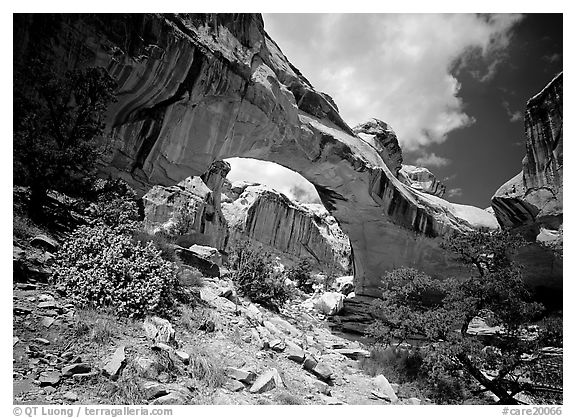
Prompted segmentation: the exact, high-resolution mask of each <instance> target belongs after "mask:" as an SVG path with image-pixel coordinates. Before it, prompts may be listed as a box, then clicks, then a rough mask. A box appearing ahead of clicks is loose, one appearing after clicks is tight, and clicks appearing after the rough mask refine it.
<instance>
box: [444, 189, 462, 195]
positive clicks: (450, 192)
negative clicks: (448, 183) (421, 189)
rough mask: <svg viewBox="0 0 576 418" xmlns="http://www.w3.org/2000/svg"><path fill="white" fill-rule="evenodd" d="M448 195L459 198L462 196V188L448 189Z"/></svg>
mask: <svg viewBox="0 0 576 418" xmlns="http://www.w3.org/2000/svg"><path fill="white" fill-rule="evenodd" d="M446 194H447V195H448V197H457V196H462V189H461V188H460V187H455V188H453V189H448V191H447V192H446Z"/></svg>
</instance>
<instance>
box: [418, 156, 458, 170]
mask: <svg viewBox="0 0 576 418" xmlns="http://www.w3.org/2000/svg"><path fill="white" fill-rule="evenodd" d="M448 164H450V160H449V159H448V158H444V157H440V156H439V155H436V154H435V153H431V154H426V155H424V156H422V157H419V158H417V159H416V165H420V166H422V167H426V168H428V167H445V166H447V165H448Z"/></svg>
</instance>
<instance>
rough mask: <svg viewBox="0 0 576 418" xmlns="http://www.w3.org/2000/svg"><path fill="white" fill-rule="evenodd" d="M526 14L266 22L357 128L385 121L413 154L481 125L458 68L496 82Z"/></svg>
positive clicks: (281, 17) (273, 17) (276, 17)
mask: <svg viewBox="0 0 576 418" xmlns="http://www.w3.org/2000/svg"><path fill="white" fill-rule="evenodd" d="M521 18H522V17H521V16H520V15H511V14H508V15H489V16H486V15H475V14H313V15H309V14H295V15H294V14H266V15H264V22H265V28H266V30H267V31H268V33H269V34H270V35H271V37H272V38H273V39H274V40H275V41H276V42H277V43H278V45H279V46H280V48H281V49H282V51H283V52H284V53H285V54H286V56H287V57H288V59H289V60H290V61H291V62H292V64H294V65H295V66H296V67H297V68H298V69H300V71H302V73H303V74H304V75H305V76H306V78H308V80H310V82H311V83H312V84H313V85H314V86H315V87H316V88H317V89H318V90H321V91H324V92H326V93H328V94H329V95H331V96H332V97H333V98H334V100H335V101H336V103H337V104H338V106H339V108H340V113H341V114H342V116H343V118H344V120H346V122H347V123H348V124H349V125H351V126H354V125H356V124H358V123H361V122H363V121H365V120H367V119H368V118H371V117H375V118H378V119H382V120H384V121H386V122H388V123H390V125H391V126H392V127H393V129H394V130H395V131H396V133H397V134H398V139H399V141H400V143H401V146H402V148H403V149H404V150H405V151H411V150H417V149H420V148H422V147H425V146H427V145H430V144H432V143H441V142H443V141H445V140H446V135H447V134H448V133H449V132H451V131H453V130H455V129H460V128H464V127H466V126H469V125H471V124H473V123H474V118H473V117H472V116H471V115H468V114H466V112H465V110H464V109H465V105H464V103H463V101H462V99H461V98H460V97H459V95H458V93H459V90H460V82H459V81H458V79H457V78H456V77H457V75H458V72H459V71H463V70H468V71H477V72H478V77H479V78H480V79H484V80H488V79H489V78H490V77H491V76H492V75H493V74H494V73H495V72H496V71H497V68H498V66H499V65H500V63H501V62H502V61H504V60H505V58H506V54H505V50H506V47H507V46H508V44H509V42H510V37H511V34H512V30H513V28H514V26H515V25H516V23H518V22H519V21H520V20H521ZM457 70H458V71H457Z"/></svg>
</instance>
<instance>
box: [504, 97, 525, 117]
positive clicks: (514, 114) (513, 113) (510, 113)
mask: <svg viewBox="0 0 576 418" xmlns="http://www.w3.org/2000/svg"><path fill="white" fill-rule="evenodd" d="M502 106H503V107H504V109H506V113H507V114H508V118H509V119H510V122H519V121H523V120H524V115H523V114H522V112H520V111H519V110H515V111H512V109H510V103H508V102H507V101H506V100H504V101H503V102H502Z"/></svg>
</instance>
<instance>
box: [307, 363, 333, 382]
mask: <svg viewBox="0 0 576 418" xmlns="http://www.w3.org/2000/svg"><path fill="white" fill-rule="evenodd" d="M311 371H312V373H314V374H315V375H316V376H317V377H318V378H319V379H322V380H324V381H328V380H330V378H331V377H332V370H331V369H330V367H329V366H328V365H327V364H326V363H324V362H322V361H320V362H318V363H317V364H316V365H315V366H314V368H313V369H312V370H311Z"/></svg>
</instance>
